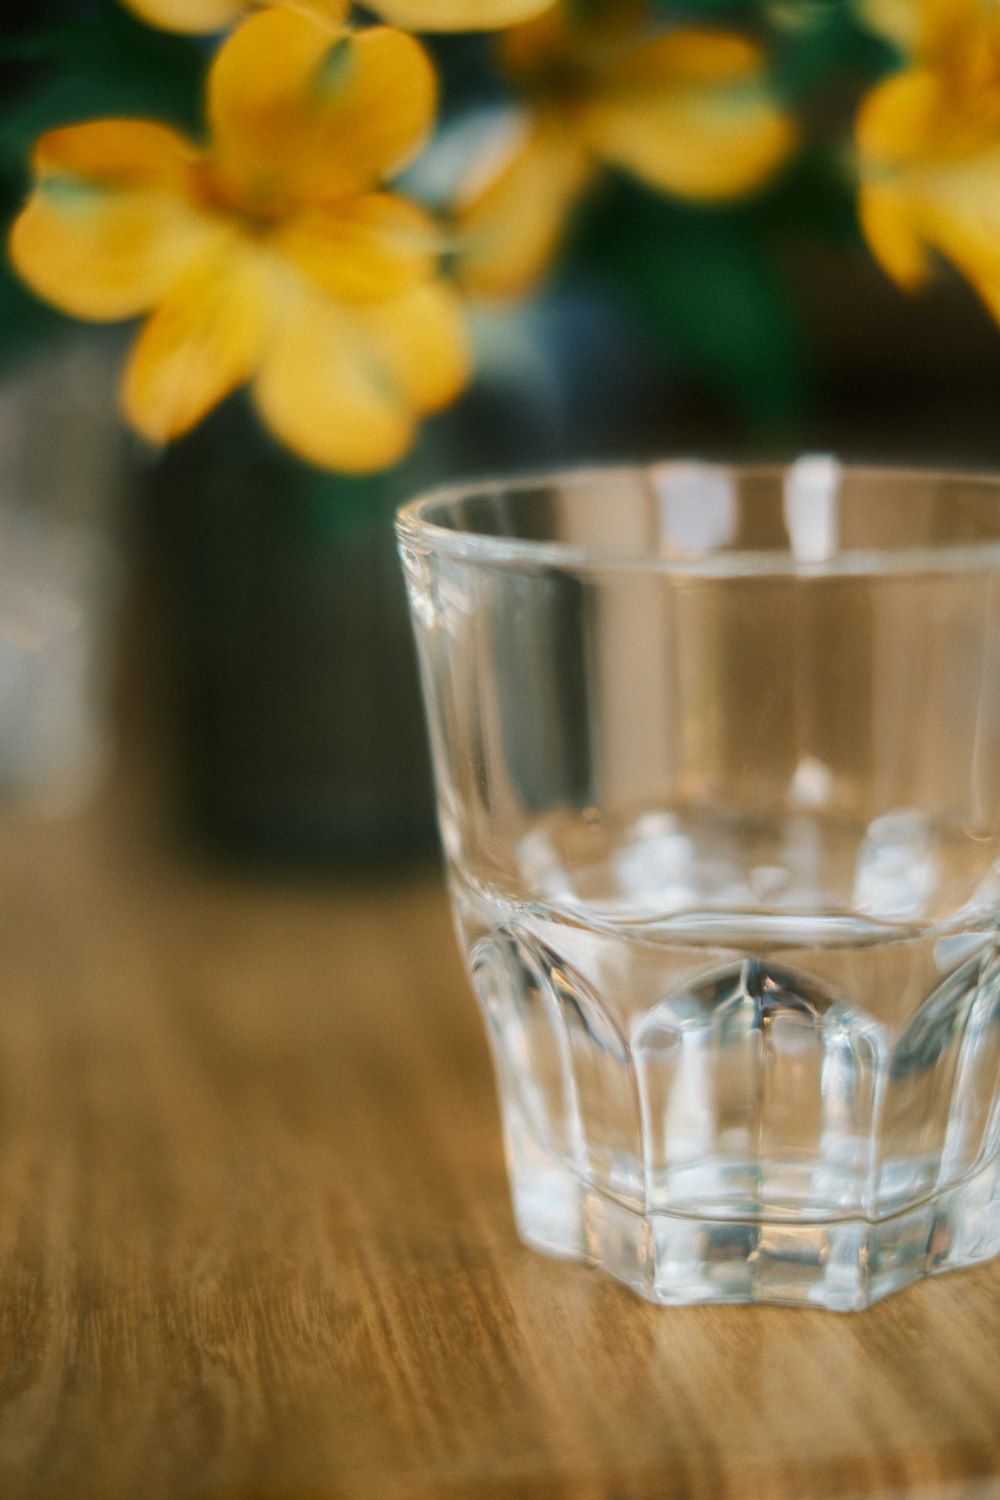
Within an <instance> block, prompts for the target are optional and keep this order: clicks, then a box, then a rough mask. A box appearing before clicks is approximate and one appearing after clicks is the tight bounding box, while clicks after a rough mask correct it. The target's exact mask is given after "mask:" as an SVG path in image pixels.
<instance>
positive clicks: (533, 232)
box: [457, 0, 795, 295]
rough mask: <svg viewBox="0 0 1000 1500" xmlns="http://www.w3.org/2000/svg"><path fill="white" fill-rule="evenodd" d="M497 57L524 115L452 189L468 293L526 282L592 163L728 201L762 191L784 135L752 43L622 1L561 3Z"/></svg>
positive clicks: (515, 34) (548, 250)
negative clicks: (674, 22)
mask: <svg viewBox="0 0 1000 1500" xmlns="http://www.w3.org/2000/svg"><path fill="white" fill-rule="evenodd" d="M503 57H504V60H505V64H506V68H507V70H508V72H509V73H510V75H511V76H512V78H513V79H514V80H515V81H516V82H518V83H519V84H520V86H521V88H522V90H523V92H524V95H525V107H524V108H523V110H521V111H520V112H519V114H518V115H517V116H516V118H515V120H514V122H513V128H512V129H509V130H508V132H507V134H506V139H499V140H493V141H491V142H490V143H489V147H488V151H487V153H486V158H485V160H482V161H477V162H475V163H474V164H473V168H472V171H471V173H470V175H469V178H468V180H467V181H466V183H465V184H464V185H463V188H462V189H461V191H460V193H459V198H458V205H457V217H458V220H459V224H460V226H461V229H462V231H463V234H464V239H465V246H466V248H465V252H464V254H463V257H462V261H461V266H460V272H461V276H462V280H463V284H464V285H465V286H466V287H467V288H468V290H470V291H473V292H479V293H484V294H486V295H506V294H510V293H516V292H520V291H523V290H524V289H525V288H527V287H528V286H530V285H531V283H532V282H533V281H534V280H535V279H536V278H537V277H538V275H539V274H540V273H541V272H542V271H543V270H544V269H545V267H546V265H547V263H548V262H549V260H550V259H551V257H552V256H553V254H554V253H555V251H556V249H557V248H558V245H559V242H560V238H561V235H562V232H563V228H564V226H565V223H566V220H567V216H568V214H569V212H570V211H571V209H572V207H573V205H574V203H575V202H576V200H577V199H578V197H579V196H580V194H581V193H582V192H583V191H584V190H585V188H587V187H588V186H589V184H590V183H591V182H592V180H593V178H594V177H595V175H596V173H597V172H598V170H599V168H600V167H601V166H602V165H610V166H615V167H621V168H624V169H625V170H626V171H628V172H631V173H632V174H633V175H634V176H636V177H638V178H639V179H640V180H641V181H643V182H645V183H646V184H648V185H649V186H651V187H653V188H655V189H657V190H659V191H662V192H665V193H671V194H676V195H677V196H679V197H683V198H691V199H703V200H717V199H725V198H731V197H736V196H738V195H740V194H743V193H746V192H749V191H750V190H752V189H753V188H756V187H757V186H759V185H760V184H761V183H762V182H763V181H764V180H765V179H766V178H767V177H768V176H769V175H770V174H771V173H772V172H773V171H774V169H775V168H776V167H777V166H778V164H779V163H780V162H781V161H782V160H783V159H784V158H785V156H786V155H787V154H788V152H789V150H790V149H791V147H792V144H793V141H794V139H795V128H794V126H793V124H792V122H791V121H790V120H789V119H788V117H787V116H786V115H785V114H783V113H782V111H781V110H780V109H779V108H778V107H777V106H776V105H775V104H774V102H773V101H772V100H771V99H770V98H769V97H768V94H767V92H766V89H765V86H764V78H763V62H764V59H763V55H762V50H761V48H760V47H759V46H758V45H757V44H756V43H754V42H752V41H750V40H748V39H747V38H745V37H742V36H739V35H736V34H734V33H730V32H725V31H716V30H706V29H702V28H691V27H685V28H678V29H673V30H664V29H662V28H651V26H650V22H649V16H648V12H646V11H644V10H643V9H642V7H641V6H639V5H638V4H636V3H633V0H611V3H610V4H606V5H605V6H604V7H603V8H602V9H600V10H599V11H598V12H596V13H595V14H594V15H593V16H592V17H590V18H589V19H588V20H586V21H581V20H577V21H574V19H573V18H572V16H571V13H570V11H569V9H568V7H567V6H566V5H564V4H558V5H556V7H555V8H554V9H551V10H549V11H548V12H547V13H546V14H545V15H543V16H540V17H539V18H537V19H536V20H534V21H529V22H527V23H526V24H525V25H523V26H519V27H515V28H513V29H512V30H511V31H509V32H508V33H506V34H505V36H504V38H503Z"/></svg>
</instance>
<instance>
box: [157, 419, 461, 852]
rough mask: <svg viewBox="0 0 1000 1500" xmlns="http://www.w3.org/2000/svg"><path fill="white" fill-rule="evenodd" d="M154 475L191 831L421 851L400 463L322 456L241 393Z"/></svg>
mask: <svg viewBox="0 0 1000 1500" xmlns="http://www.w3.org/2000/svg"><path fill="white" fill-rule="evenodd" d="M150 478H151V487H152V492H153V496H152V498H153V514H154V517H155V527H156V532H157V536H158V542H159V546H158V553H159V557H160V559H161V562H162V564H163V567H164V572H165V579H166V589H165V596H166V601H167V605H166V613H167V620H168V630H169V637H170V641H171V644H172V652H171V655H172V659H173V665H174V671H173V678H174V701H175V704H176V721H177V724H178V726H179V730H180V734H179V747H178V748H179V760H180V765H181V771H182V782H183V788H184V798H183V803H184V808H185V816H186V818H187V820H188V821H189V822H190V824H191V826H192V828H193V831H194V833H195V835H196V836H197V838H198V840H199V842H200V843H201V844H202V845H203V846H206V847H208V848H209V849H211V850H214V851H215V852H217V853H220V854H224V855H228V856H234V857H237V858H239V859H241V860H243V861H245V862H253V863H258V864H270V865H285V866H287V867H290V868H296V869H307V868H310V867H315V868H320V867H324V866H337V865H342V864H355V863H358V862H361V863H366V864H369V865H385V864H386V863H388V862H390V861H392V860H395V859H398V858H400V857H402V856H413V855H419V854H430V853H432V852H433V850H434V848H435V832H434V817H433V797H432V792H431V782H430V773H429V769H428V758H427V753H426V748H425V734H424V724H423V716H422V709H421V704H420V696H419V690H418V683H417V673H416V667H415V661H414V652H413V645H412V641H411V636H410V627H409V621H408V618H407V613H406V601H405V595H404V590H403V585H402V579H401V575H400V571H399V566H398V561H397V558H396V553H395V546H394V539H393V532H392V517H393V512H394V509H395V507H396V505H397V504H398V503H399V502H400V501H401V500H402V499H403V498H405V497H406V494H407V484H408V476H407V473H406V472H405V470H403V469H397V470H394V471H392V473H391V474H389V475H382V476H374V477H371V478H364V479H352V478H345V477H343V476H336V475H328V474H324V473H321V472H319V471H317V470H315V469H312V468H310V467H309V466H308V465H305V464H302V463H299V462H298V461H296V460H295V459H294V458H292V457H291V456H290V455H288V454H287V453H285V452H284V451H283V450H281V449H279V448H278V446H277V445H276V444H274V443H273V442H271V440H270V439H269V438H268V437H267V436H266V435H265V434H263V433H262V432H261V431H260V429H259V428H258V426H257V425H256V423H255V421H254V419H253V417H252V415H251V413H250V412H249V411H248V410H247V409H246V407H245V406H244V405H243V403H242V402H241V401H239V400H236V401H234V402H231V403H229V404H228V405H227V406H226V407H224V408H222V409H221V410H219V411H218V412H216V413H215V414H214V415H213V416H212V417H211V418H210V419H209V420H208V421H206V422H205V423H204V424H203V425H202V426H201V427H200V428H198V429H196V430H195V431H194V432H193V433H192V434H191V435H190V436H189V437H187V438H185V439H184V440H182V441H181V442H179V443H177V444H175V445H174V446H173V447H172V448H170V449H169V450H168V451H167V452H166V454H165V455H164V456H163V457H162V459H161V460H160V461H159V462H158V464H157V465H156V467H155V470H154V471H153V472H152V473H151V476H150Z"/></svg>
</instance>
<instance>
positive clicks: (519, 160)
mask: <svg viewBox="0 0 1000 1500" xmlns="http://www.w3.org/2000/svg"><path fill="white" fill-rule="evenodd" d="M490 149H491V152H496V144H493V145H491V148H490ZM497 154H498V156H499V160H498V162H497V164H496V166H495V167H494V168H493V169H492V170H488V171H487V172H486V174H485V180H484V181H482V183H481V185H479V184H473V183H467V184H466V187H465V189H464V192H463V194H462V196H461V197H460V200H459V205H458V215H457V217H458V228H459V233H460V236H461V246H462V248H461V250H460V253H459V258H458V266H457V272H458V276H459V278H460V280H461V283H462V285H463V287H464V288H465V289H466V290H467V291H469V292H473V293H475V294H479V295H482V296H510V295H514V294H517V293H520V292H523V291H525V290H526V289H527V288H529V287H530V286H531V285H532V284H533V283H534V282H535V281H537V280H538V278H539V277H540V276H541V275H542V274H543V272H544V271H545V270H546V268H547V266H548V265H549V262H550V261H551V260H552V258H553V256H554V255H555V253H556V251H557V249H558V247H559V242H560V240H561V238H562V235H563V233H564V231H565V229H566V225H567V218H568V215H569V213H570V210H571V209H572V206H573V203H574V202H575V200H576V199H577V197H578V196H579V194H580V193H581V192H582V191H583V190H584V188H585V187H586V185H587V182H588V181H589V179H590V176H591V173H592V167H591V165H590V162H589V161H588V159H587V155H586V152H585V151H584V150H582V148H581V147H580V145H579V143H578V142H577V140H576V139H575V138H574V137H573V136H572V135H571V134H570V133H568V132H567V131H565V130H564V129H563V128H562V126H561V125H560V123H559V121H558V120H555V119H550V120H545V119H542V120H538V121H535V122H533V123H532V122H530V121H529V120H527V119H525V118H524V117H522V118H521V119H519V120H518V121H516V122H514V125H513V128H512V129H511V130H510V132H509V134H508V138H507V140H506V141H504V142H502V143H501V146H500V151H499V153H497ZM473 175H474V178H480V177H482V176H483V175H484V174H483V169H482V165H481V164H475V165H474V168H473Z"/></svg>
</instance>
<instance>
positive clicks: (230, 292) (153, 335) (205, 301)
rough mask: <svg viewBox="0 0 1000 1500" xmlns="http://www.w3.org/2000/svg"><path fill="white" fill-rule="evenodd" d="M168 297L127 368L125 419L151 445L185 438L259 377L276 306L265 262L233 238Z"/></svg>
mask: <svg viewBox="0 0 1000 1500" xmlns="http://www.w3.org/2000/svg"><path fill="white" fill-rule="evenodd" d="M228 249H229V253H228V254H216V255H214V256H212V257H209V258H208V259H206V260H205V261H204V262H203V263H202V264H201V265H199V266H198V267H196V268H195V269H194V270H192V271H191V273H190V274H189V275H188V276H187V277H185V279H184V280H183V281H181V282H180V283H178V285H177V286H176V287H174V289H173V290H172V291H171V293H170V294H169V295H168V296H167V297H164V299H163V300H162V302H161V303H160V304H159V306H158V307H157V308H156V311H155V312H154V313H153V314H152V316H151V317H150V318H149V320H148V321H147V322H146V324H145V325H144V326H143V328H142V330H141V332H140V334H139V337H138V339H137V340H136V342H135V345H134V347H133V349H132V353H131V355H130V358H129V361H128V364H127V366H126V370H125V379H124V382H123V387H122V402H123V406H124V409H125V414H126V416H127V418H128V420H129V422H130V423H131V424H132V426H133V427H135V428H136V429H137V430H138V431H139V432H141V433H143V434H144V436H145V437H147V438H149V440H150V441H151V442H154V443H163V442H166V441H168V440H169V439H170V438H174V437H177V436H179V435H180V434H181V433H183V432H186V431H187V430H188V429H189V428H190V427H193V426H194V424H195V423H196V422H198V421H200V420H201V418H202V417H203V416H204V415H205V413H206V412H207V411H209V410H210V409H211V408H212V407H213V406H214V405H215V404H216V402H218V401H220V400H222V398H223V397H224V396H227V395H228V394H229V393H230V392H231V391H233V390H235V389H236V387H237V386H239V385H242V384H243V383H244V382H245V381H247V380H248V379H249V378H250V376H251V375H252V374H253V372H254V370H255V369H256V367H257V365H258V364H259V362H260V358H261V354H262V351H263V347H264V340H265V335H266V332H267V325H268V321H269V317H270V313H271V307H272V305H273V292H272V288H271V287H270V285H269V282H268V278H267V272H266V267H265V264H264V262H263V259H262V257H259V256H255V255H253V254H252V253H246V252H244V251H242V250H241V248H240V246H239V244H238V242H237V241H235V240H232V241H231V242H230V245H229V247H228Z"/></svg>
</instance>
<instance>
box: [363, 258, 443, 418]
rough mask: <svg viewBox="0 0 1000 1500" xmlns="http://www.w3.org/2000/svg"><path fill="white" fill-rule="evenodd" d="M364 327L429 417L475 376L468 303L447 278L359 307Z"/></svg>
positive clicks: (405, 392) (394, 376) (406, 394)
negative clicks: (465, 314)
mask: <svg viewBox="0 0 1000 1500" xmlns="http://www.w3.org/2000/svg"><path fill="white" fill-rule="evenodd" d="M356 315H357V318H358V320H359V326H362V327H363V328H364V330H365V337H366V339H367V340H368V341H369V342H370V344H371V347H372V348H373V349H376V350H377V351H378V355H379V358H380V360H381V361H382V362H383V365H384V368H385V369H386V370H387V371H388V373H389V376H390V378H391V380H392V381H393V383H394V384H395V386H396V388H397V389H398V390H399V391H400V392H401V394H402V396H403V398H404V400H406V401H409V402H410V403H411V404H412V405H413V407H414V409H415V410H416V411H417V412H418V413H419V414H420V415H421V416H424V415H426V414H427V413H428V412H432V411H438V410H439V409H440V408H441V407H442V406H447V405H448V403H449V402H450V401H454V399H455V397H456V396H458V395H459V393H460V392H461V391H462V389H463V387H464V386H465V385H466V383H467V382H468V380H469V376H470V374H471V356H470V351H469V342H468V337H467V334H466V328H465V321H464V318H463V316H462V305H461V302H460V301H459V299H458V297H457V296H456V294H455V293H454V291H452V289H451V288H450V287H448V286H447V285H446V284H445V283H444V282H441V281H428V282H425V283H424V284H423V285H422V286H417V287H412V288H411V289H410V290H409V291H407V292H404V293H403V294H402V295H401V296H399V297H393V298H390V299H388V300H386V301H384V302H372V303H366V304H365V305H364V306H363V307H359V308H358V309H356Z"/></svg>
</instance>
